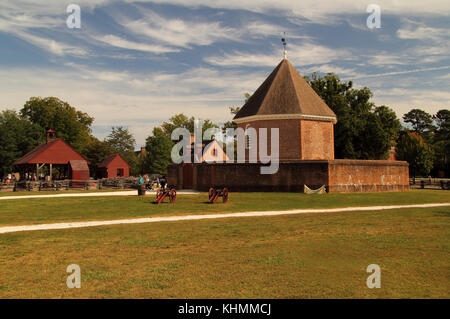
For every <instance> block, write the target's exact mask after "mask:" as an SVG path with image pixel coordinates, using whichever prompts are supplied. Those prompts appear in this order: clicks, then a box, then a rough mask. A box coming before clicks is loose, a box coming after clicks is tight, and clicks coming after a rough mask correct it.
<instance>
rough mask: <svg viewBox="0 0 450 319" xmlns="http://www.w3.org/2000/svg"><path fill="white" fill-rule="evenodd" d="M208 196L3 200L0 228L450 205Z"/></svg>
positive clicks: (427, 193) (387, 197)
mask: <svg viewBox="0 0 450 319" xmlns="http://www.w3.org/2000/svg"><path fill="white" fill-rule="evenodd" d="M207 199H208V197H207V194H206V193H205V194H198V195H178V197H177V201H176V203H174V204H169V203H167V200H166V203H164V204H161V205H153V204H152V201H153V200H154V195H149V196H145V197H142V196H141V197H137V196H133V197H128V196H123V197H122V196H117V197H91V198H89V197H85V198H82V197H74V198H43V199H38V198H36V199H34V198H33V199H25V200H24V199H21V200H7V201H1V202H0V205H1V212H0V226H5V225H25V224H40V223H51V222H67V221H81V220H83V221H84V220H106V219H120V218H130V217H147V216H170V215H187V214H205V213H222V212H241V211H254V210H258V211H267V210H286V209H296V208H331V207H351V206H376V205H386V204H419V203H439V202H450V192H448V191H439V190H414V191H409V192H401V193H365V194H362V193H359V194H358V193H353V194H326V195H305V194H296V193H231V194H230V201H229V202H228V203H226V204H223V203H222V202H221V201H220V199H219V203H217V204H215V205H210V204H207V203H206V201H207Z"/></svg>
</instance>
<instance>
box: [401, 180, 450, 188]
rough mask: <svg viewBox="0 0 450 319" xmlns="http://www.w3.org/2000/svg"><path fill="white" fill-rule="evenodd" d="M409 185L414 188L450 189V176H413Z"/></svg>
mask: <svg viewBox="0 0 450 319" xmlns="http://www.w3.org/2000/svg"><path fill="white" fill-rule="evenodd" d="M409 185H410V187H411V188H414V189H446V190H450V179H448V178H411V179H410V180H409Z"/></svg>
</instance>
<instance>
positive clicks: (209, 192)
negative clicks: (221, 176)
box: [208, 187, 215, 200]
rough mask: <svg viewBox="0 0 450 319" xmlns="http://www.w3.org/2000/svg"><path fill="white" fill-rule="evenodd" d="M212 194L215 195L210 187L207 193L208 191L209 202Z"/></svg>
mask: <svg viewBox="0 0 450 319" xmlns="http://www.w3.org/2000/svg"><path fill="white" fill-rule="evenodd" d="M214 193H215V191H214V188H212V187H210V188H209V191H208V198H209V200H211V198H213V196H214Z"/></svg>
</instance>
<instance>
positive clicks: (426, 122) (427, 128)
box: [403, 109, 434, 138]
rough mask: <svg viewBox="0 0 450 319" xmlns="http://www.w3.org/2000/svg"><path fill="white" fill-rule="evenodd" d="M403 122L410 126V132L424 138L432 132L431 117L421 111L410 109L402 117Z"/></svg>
mask: <svg viewBox="0 0 450 319" xmlns="http://www.w3.org/2000/svg"><path fill="white" fill-rule="evenodd" d="M403 121H404V122H405V123H409V124H411V127H412V130H413V131H414V132H416V133H418V134H420V135H422V137H424V138H425V135H429V133H430V132H432V131H433V128H434V126H433V117H432V116H431V115H430V114H428V113H427V112H425V111H423V110H421V109H412V110H411V111H409V112H408V113H406V114H405V115H403Z"/></svg>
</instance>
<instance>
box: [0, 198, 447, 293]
mask: <svg viewBox="0 0 450 319" xmlns="http://www.w3.org/2000/svg"><path fill="white" fill-rule="evenodd" d="M448 194H449V192H444V191H442V192H441V191H411V192H406V193H377V194H327V195H323V196H318V195H317V196H306V195H298V194H259V193H254V194H251V193H247V194H245V193H241V194H231V198H230V203H228V204H225V205H224V204H217V205H207V204H204V203H203V202H202V201H204V199H205V196H202V195H184V196H181V195H180V196H179V198H178V199H177V203H176V204H175V205H169V204H165V205H160V206H154V205H151V204H150V203H149V201H150V200H151V199H150V198H148V197H146V198H142V197H139V198H138V197H114V198H107V199H106V198H95V199H94V198H70V199H69V198H67V199H32V200H11V201H5V202H2V203H0V204H1V205H2V209H1V212H0V217H1V224H2V225H7V224H24V223H30V222H32V223H36V222H43V221H44V222H46V221H49V220H57V221H63V220H64V221H66V220H69V219H70V220H71V219H73V218H75V219H76V220H84V219H106V218H111V217H113V218H119V217H130V216H148V215H155V216H156V215H165V214H174V215H177V214H187V213H189V214H191V213H193V212H196V213H205V212H223V211H241V210H242V211H245V210H269V209H277V208H278V209H289V208H303V207H342V206H345V207H347V206H352V205H353V206H368V205H386V204H409V203H427V202H449V201H450V198H449V195H448ZM111 200H112V201H111ZM108 203H109V204H108ZM143 208H146V210H145V211H144V212H142V211H141V210H142V209H143ZM52 209H55V210H56V211H55V212H52ZM72 214H75V215H76V216H75V217H74V216H71V215H72ZM114 214H117V215H114ZM22 215H23V216H22ZM30 220H31V221H30ZM449 221H450V207H440V208H426V209H425V208H420V209H399V210H389V211H378V212H346V213H336V214H333V213H331V214H305V215H292V216H276V217H251V218H229V219H217V220H198V221H183V222H161V223H155V224H133V225H115V226H103V227H94V228H79V229H69V230H58V231H55V230H52V231H34V232H21V233H10V234H1V235H0V298H449V297H450V267H449V264H450V250H449V248H450V227H449V226H450V223H449ZM74 263H75V264H78V265H79V266H80V267H81V277H82V287H81V289H68V288H67V287H66V278H67V276H68V274H67V273H66V267H67V266H68V265H69V264H74ZM373 263H375V264H378V265H380V267H381V288H380V289H368V288H367V287H366V278H367V276H368V275H369V274H368V273H366V271H365V270H366V267H367V266H368V265H369V264H373Z"/></svg>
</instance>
